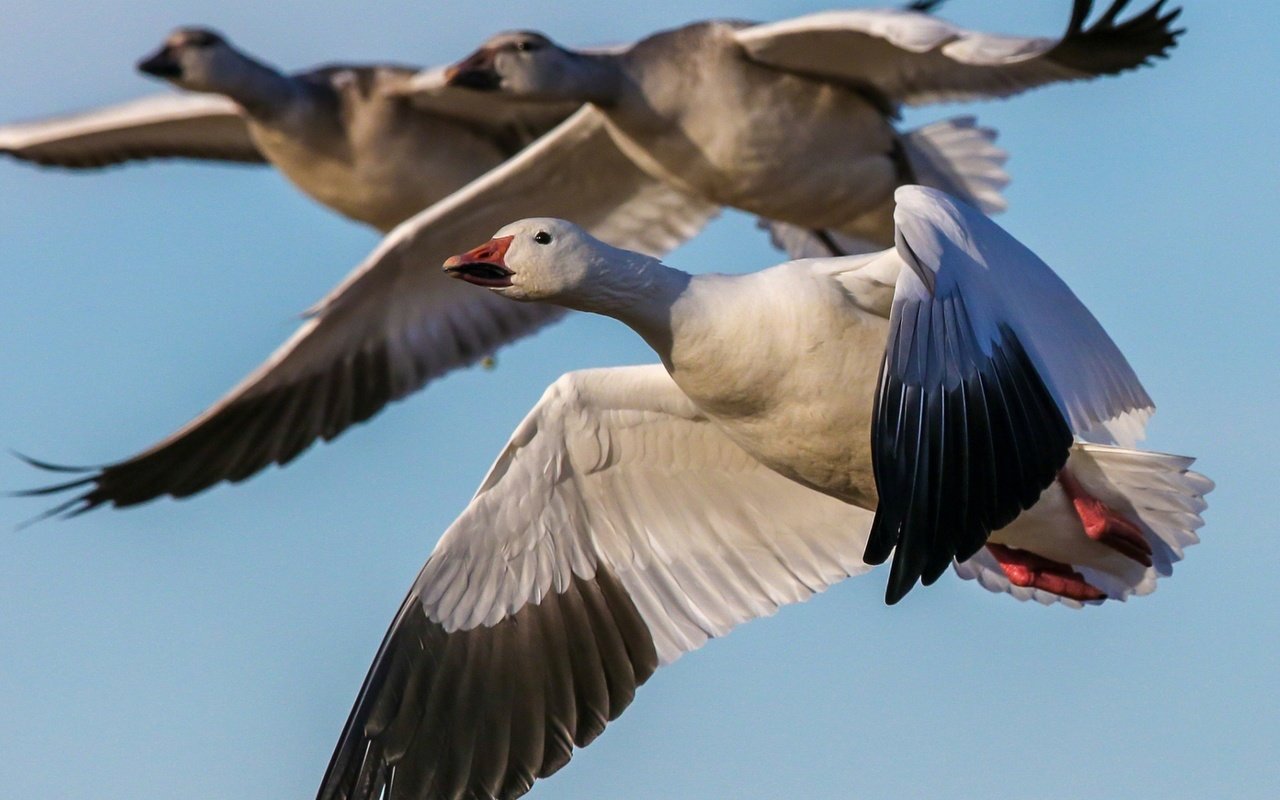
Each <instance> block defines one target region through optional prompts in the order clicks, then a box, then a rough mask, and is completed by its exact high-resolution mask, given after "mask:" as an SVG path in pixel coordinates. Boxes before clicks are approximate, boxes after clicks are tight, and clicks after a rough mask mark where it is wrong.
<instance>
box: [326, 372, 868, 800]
mask: <svg viewBox="0 0 1280 800" xmlns="http://www.w3.org/2000/svg"><path fill="white" fill-rule="evenodd" d="M870 517H871V514H870V512H867V511H864V510H861V509H858V508H855V507H853V506H850V505H846V504H844V503H842V502H840V501H838V500H835V499H833V498H830V497H827V496H825V495H821V494H818V493H817V492H814V491H812V490H810V489H807V488H805V487H803V486H801V485H800V484H797V483H794V482H792V481H790V480H788V479H786V478H783V477H782V476H780V475H778V474H777V473H775V472H773V471H772V470H769V469H768V468H766V467H764V466H762V465H761V464H760V463H759V462H758V461H756V460H755V459H754V458H752V457H751V456H749V455H748V454H747V453H746V452H744V451H743V450H742V449H741V448H739V447H738V446H737V445H735V444H734V443H733V442H731V441H730V440H729V439H728V437H726V436H725V435H724V434H723V433H721V432H720V430H719V429H718V428H716V427H715V425H714V424H712V423H711V422H710V421H708V420H707V419H706V418H705V417H703V416H702V415H701V414H700V413H699V412H698V410H697V409H696V407H695V406H694V405H693V403H692V402H691V401H690V400H689V399H688V398H687V397H686V396H685V395H684V394H683V392H681V391H680V390H679V389H678V388H677V387H676V385H675V384H674V382H673V381H672V380H671V378H670V377H669V376H668V375H667V373H666V371H665V370H664V369H663V368H662V367H661V366H659V365H653V366H645V367H624V368H615V369H601V370H589V371H585V372H575V373H570V374H568V375H566V376H564V377H562V378H561V379H560V380H559V381H557V382H556V383H555V384H553V385H552V386H551V387H550V388H549V389H548V390H547V392H546V394H545V395H544V396H543V398H542V400H541V401H540V402H539V403H538V405H537V406H535V407H534V409H533V410H532V411H531V412H530V413H529V415H528V416H527V417H526V418H525V420H524V421H523V422H522V423H521V424H520V426H519V427H518V428H517V429H516V431H515V433H514V435H513V436H512V437H511V441H510V442H509V444H508V445H507V447H506V449H505V450H504V451H503V453H502V455H501V456H499V458H498V460H497V462H496V463H495V464H494V466H493V468H492V469H491V470H490V472H489V475H488V477H486V478H485V480H484V483H483V484H482V485H481V487H480V489H479V491H478V492H477V494H476V496H475V498H474V499H473V500H472V501H471V504H470V505H469V506H468V507H467V509H466V511H464V512H463V513H462V515H461V516H460V517H459V518H458V519H457V521H456V522H454V523H453V525H451V526H450V528H449V530H448V531H447V532H446V533H445V535H444V537H443V538H442V539H441V540H440V543H439V545H438V546H437V547H436V549H435V552H433V553H432V555H431V557H430V559H429V560H428V561H427V564H426V566H425V567H424V568H423V570H422V573H421V574H420V575H419V576H418V579H417V580H416V581H415V582H414V585H413V588H412V589H411V590H410V592H409V596H408V598H407V599H406V600H405V602H404V605H403V606H402V607H401V609H400V612H399V614H397V615H396V618H395V621H394V622H393V623H392V626H391V630H390V631H389V632H388V633H387V636H386V639H385V640H384V642H383V644H382V647H381V648H380V650H379V652H378V655H377V658H376V659H375V660H374V663H373V667H372V669H371V670H370V672H369V677H368V678H367V679H366V681H365V684H364V687H363V688H362V689H361V691H360V695H359V698H358V699H357V701H356V704H355V708H354V709H353V710H352V712H351V716H350V718H349V719H348V721H347V725H346V728H345V730H344V731H343V734H342V738H341V739H340V741H339V743H338V746H337V749H336V751H335V752H334V755H333V759H332V761H331V762H330V765H329V769H328V772H327V773H326V775H325V778H324V781H323V784H322V785H321V788H320V792H319V797H320V799H321V800H338V799H339V798H341V799H342V800H369V799H370V798H387V799H388V800H407V798H414V799H415V800H423V799H424V798H433V799H434V798H455V797H498V798H512V797H517V796H519V795H521V794H523V793H524V792H525V791H527V790H528V789H529V786H530V785H531V784H532V783H533V781H534V780H535V779H537V778H540V777H545V776H547V775H550V774H551V773H553V772H555V771H556V770H557V769H559V768H560V767H561V766H563V765H564V764H565V763H566V762H567V761H568V760H569V758H570V756H571V754H572V751H573V748H574V747H583V746H585V745H587V744H588V743H589V742H591V740H592V739H594V738H595V737H596V736H597V735H598V734H599V733H600V732H601V731H602V730H603V729H604V727H605V725H606V723H607V722H609V721H610V720H612V719H614V718H616V717H617V716H618V715H619V714H621V713H622V711H623V710H624V709H625V708H626V707H627V705H628V704H629V703H630V702H631V699H632V697H633V695H634V692H635V689H636V687H637V686H639V685H640V684H642V683H644V681H645V680H646V679H647V678H648V677H649V675H650V674H652V672H653V671H654V670H655V669H656V668H657V667H658V666H660V665H662V664H667V663H670V662H672V661H674V660H675V659H677V658H678V657H679V656H680V655H681V654H682V653H685V652H688V651H690V650H693V649H695V648H697V647H699V646H700V645H702V644H703V642H705V641H706V640H707V639H708V638H709V637H712V636H720V635H722V634H725V633H727V632H728V631H729V630H730V629H731V628H732V627H734V626H735V625H737V624H739V623H742V622H744V621H746V620H749V619H752V618H755V617H758V616H762V615H767V614H771V613H773V611H775V610H776V609H777V608H778V607H779V606H780V605H783V604H785V603H792V602H796V601H799V600H804V599H806V598H807V597H809V596H810V595H812V594H813V593H815V592H818V591H821V590H822V589H824V588H825V587H827V586H829V585H830V584H832V583H834V582H835V581H838V580H840V579H842V578H844V577H846V576H848V575H853V574H856V573H859V572H862V571H864V570H865V569H866V566H865V565H864V564H863V563H862V561H861V559H860V555H861V552H862V547H863V544H864V543H865V538H866V531H867V527H868V525H869V523H870Z"/></svg>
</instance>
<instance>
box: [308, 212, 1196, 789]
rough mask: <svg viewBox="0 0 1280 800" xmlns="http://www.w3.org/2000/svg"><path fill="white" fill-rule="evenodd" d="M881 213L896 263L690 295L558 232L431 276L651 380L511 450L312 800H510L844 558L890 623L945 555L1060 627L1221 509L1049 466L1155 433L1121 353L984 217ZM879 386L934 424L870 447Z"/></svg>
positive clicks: (610, 381) (469, 513)
mask: <svg viewBox="0 0 1280 800" xmlns="http://www.w3.org/2000/svg"><path fill="white" fill-rule="evenodd" d="M897 198H898V211H897V215H896V216H897V220H898V230H899V232H900V237H899V243H898V246H897V248H896V249H893V250H889V251H887V252H885V253H882V254H877V255H874V256H868V257H862V258H841V259H814V260H806V261H796V262H791V263H788V264H784V265H781V266H778V267H775V268H772V269H769V270H765V271H763V272H759V273H753V274H750V275H740V276H725V275H705V276H696V277H694V276H690V275H688V274H686V273H683V272H679V271H677V270H673V269H671V268H669V267H666V266H665V265H663V264H662V263H661V262H659V261H657V260H656V259H653V258H650V257H648V256H643V255H640V254H637V253H629V252H625V251H621V250H618V249H616V248H612V247H609V246H608V245H604V244H603V243H601V242H599V241H596V240H594V239H591V238H590V237H589V236H587V235H586V234H584V233H583V232H582V230H581V229H580V228H578V227H577V226H574V225H572V224H571V223H566V222H563V221H560V220H549V219H534V220H525V221H522V222H518V223H514V224H511V225H509V226H506V227H504V228H503V229H501V230H500V231H498V233H497V234H496V235H495V237H494V239H493V240H492V241H490V242H488V243H486V244H485V245H482V246H480V247H478V248H475V249H474V250H471V251H469V252H467V253H464V254H462V255H460V256H456V257H454V258H451V259H450V260H449V261H447V262H446V264H445V266H446V269H447V270H448V271H449V272H450V274H452V275H454V276H455V277H458V278H460V279H462V280H465V281H468V282H472V283H475V284H476V285H479V286H483V287H486V288H489V289H490V290H491V291H493V292H495V293H498V294H501V295H503V296H505V297H509V298H512V299H514V300H522V301H530V300H543V301H551V302H556V303H563V304H565V305H568V306H570V307H573V308H577V309H580V310H585V311H594V312H597V313H601V314H606V315H608V316H612V317H616V318H618V319H620V320H622V321H624V322H625V323H626V324H628V325H629V326H630V327H632V328H633V329H634V330H635V331H636V332H637V333H639V334H640V335H641V336H642V337H643V338H644V339H645V341H646V342H647V343H648V344H649V345H650V346H651V347H653V349H654V350H656V351H657V352H658V354H659V355H660V356H661V357H662V362H663V364H662V365H661V366H659V365H653V366H646V367H622V368H613V369H602V370H591V371H586V372H579V373H570V374H568V375H566V376H564V377H563V378H561V379H560V380H559V381H557V382H556V383H555V384H553V385H552V386H551V387H550V388H549V389H548V390H547V392H546V394H545V395H543V398H542V400H541V401H540V402H539V403H538V405H537V406H536V407H535V408H534V409H533V410H532V411H531V412H530V413H529V415H528V416H527V417H526V418H525V420H524V422H523V423H521V425H520V426H519V427H518V428H517V429H516V431H515V433H514V434H513V435H512V437H511V440H510V441H509V443H508V444H507V446H506V448H505V449H504V450H503V451H502V453H501V454H500V455H499V457H498V459H497V462H496V463H495V464H494V466H493V467H492V468H491V469H490V471H489V475H488V477H486V478H485V480H484V482H483V483H482V484H481V486H480V489H479V490H478V491H477V493H476V495H475V497H474V499H473V500H472V501H471V504H470V505H469V506H468V507H467V509H466V511H464V512H463V514H462V515H461V516H460V517H459V518H458V519H457V520H456V521H455V522H454V523H453V525H452V526H450V528H449V530H448V531H447V532H446V533H445V535H444V536H443V537H442V538H441V540H440V543H439V544H438V545H437V547H436V549H435V551H434V552H433V553H432V555H431V557H430V558H429V559H428V561H427V564H426V566H425V567H424V568H423V570H422V572H421V574H420V575H419V576H418V579H417V580H416V581H415V582H414V585H413V588H412V590H411V591H410V593H409V596H408V598H407V599H406V600H405V602H404V604H403V605H402V607H401V609H400V612H399V613H398V614H397V615H396V618H395V621H394V622H393V623H392V627H391V631H390V632H389V633H388V634H387V637H386V639H385V640H384V642H383V645H382V647H381V648H380V650H379V653H378V655H377V657H376V659H375V661H374V665H373V668H372V669H371V671H370V673H369V677H368V678H367V679H366V682H365V685H364V688H363V689H362V690H361V692H360V695H359V698H358V700H357V702H356V706H355V708H354V709H353V711H352V714H351V717H350V718H349V720H348V722H347V726H346V729H345V731H344V732H343V735H342V738H341V740H340V742H339V745H338V748H337V750H336V752H335V754H334V757H333V760H332V762H331V764H330V767H329V771H328V774H327V775H326V776H325V779H324V782H323V784H322V786H321V790H320V793H319V798H321V800H331V799H332V798H343V799H344V800H364V799H365V798H378V797H384V796H385V797H390V798H449V797H499V798H514V797H518V796H519V795H521V794H523V793H524V792H525V791H527V790H528V788H529V787H530V785H531V784H532V783H533V781H534V779H535V778H540V777H545V776H547V775H550V774H552V773H554V772H555V771H557V770H558V769H559V768H560V767H562V766H563V765H564V764H565V763H566V762H567V761H568V760H569V758H570V756H571V754H572V750H573V747H574V746H578V747H582V746H585V745H587V744H589V743H590V742H591V741H592V740H593V739H594V738H595V737H596V736H597V735H598V734H599V733H600V732H601V731H602V730H603V729H604V727H605V725H606V723H607V722H608V721H610V720H613V719H615V718H616V717H618V715H619V714H621V712H622V711H623V710H624V709H625V708H626V707H627V705H628V704H629V703H630V702H631V700H632V698H633V696H634V692H635V689H636V687H637V686H639V685H640V684H642V683H644V682H645V680H647V679H648V677H649V676H650V675H651V674H652V673H653V671H654V670H655V669H656V668H657V667H658V666H660V665H663V664H669V663H671V662H673V661H675V660H676V659H678V658H679V657H680V655H681V654H683V653H685V652H688V651H690V650H693V649H696V648H697V647H700V646H701V645H702V644H703V643H705V642H706V641H707V639H708V638H710V637H713V636H720V635H723V634H725V633H727V632H728V631H729V630H730V629H731V628H733V627H734V626H735V625H737V624H739V623H742V622H745V621H746V620H749V619H752V618H755V617H758V616H762V615H768V614H771V613H773V612H774V611H775V610H776V609H777V608H778V607H779V606H781V605H783V604H786V603H791V602H796V601H798V600H804V599H806V598H808V597H809V596H810V595H812V594H813V593H815V592H818V591H821V590H823V589H825V588H826V587H828V586H829V585H831V584H832V583H834V582H836V581H839V580H841V579H842V578H844V577H846V576H849V575H856V574H859V573H861V572H864V571H865V570H866V569H868V568H869V567H868V566H867V564H866V563H864V561H863V558H862V554H863V551H864V550H866V551H867V552H868V553H869V554H870V558H869V560H873V561H881V560H883V559H884V558H885V555H886V554H887V553H885V552H882V551H880V548H882V547H883V542H878V541H877V540H882V539H884V538H885V537H886V534H885V533H884V531H885V530H886V528H888V527H892V528H893V530H892V534H891V538H892V541H890V542H888V544H889V545H890V546H892V544H895V543H896V544H897V545H898V548H897V554H896V555H895V558H894V566H893V569H892V572H891V577H890V600H891V601H892V600H896V599H897V597H899V596H900V595H901V593H902V592H905V591H906V589H908V588H909V587H910V584H911V583H914V581H915V579H916V577H917V576H919V575H920V574H921V573H923V574H924V576H925V581H926V582H932V580H933V579H934V578H936V577H937V574H938V573H940V572H941V571H942V569H943V568H945V566H946V565H948V564H951V563H952V560H953V558H958V559H960V560H962V561H966V563H965V564H963V565H961V566H959V567H958V570H959V571H960V572H961V574H962V575H964V576H966V577H971V578H977V579H978V580H979V581H980V582H981V583H982V584H983V585H984V586H986V587H987V588H990V589H993V590H995V591H1006V592H1010V593H1013V594H1014V595H1015V596H1018V597H1020V598H1023V599H1026V598H1029V597H1035V598H1036V599H1038V600H1040V601H1042V602H1046V603H1048V602H1053V601H1055V600H1062V601H1065V602H1068V603H1070V604H1072V605H1076V606H1079V605H1080V604H1081V603H1098V602H1101V601H1102V600H1104V599H1105V598H1109V597H1110V598H1115V599H1124V598H1125V597H1127V596H1128V595H1130V594H1132V593H1137V594H1146V593H1148V592H1150V591H1152V590H1153V589H1154V588H1155V583H1156V579H1157V577H1158V576H1159V575H1168V574H1170V573H1171V571H1172V564H1173V562H1175V561H1177V560H1179V559H1181V557H1182V555H1183V549H1184V548H1185V547H1186V546H1188V545H1191V544H1194V543H1195V542H1196V541H1198V539H1197V537H1196V533H1195V530H1196V529H1197V528H1199V527H1200V525H1201V520H1200V517H1199V512H1200V511H1202V510H1203V509H1204V508H1205V503H1204V499H1203V498H1204V495H1205V494H1206V493H1208V491H1209V490H1210V489H1211V488H1212V484H1211V483H1210V482H1209V481H1208V480H1207V479H1206V478H1204V477H1203V476H1201V475H1198V474H1196V473H1194V472H1191V471H1189V469H1188V467H1189V466H1190V464H1191V459H1187V458H1182V457H1178V456H1168V455H1162V454H1156V453H1147V452H1141V451H1137V450H1132V449H1125V448H1121V447H1115V446H1108V445H1088V444H1083V443H1076V444H1073V443H1072V436H1071V432H1072V430H1074V431H1075V432H1076V433H1078V434H1079V433H1083V434H1087V435H1089V436H1091V437H1093V438H1111V437H1110V436H1109V435H1108V433H1107V431H1106V430H1105V429H1100V428H1099V425H1106V424H1111V423H1116V422H1117V421H1119V420H1122V419H1124V418H1126V417H1127V418H1128V419H1125V422H1126V423H1127V424H1128V425H1140V424H1141V420H1142V419H1145V416H1144V414H1143V413H1141V412H1145V411H1147V410H1149V408H1150V401H1149V399H1148V398H1147V397H1146V395H1145V393H1144V392H1143V391H1142V388H1141V386H1140V385H1139V384H1138V382H1137V379H1136V378H1135V377H1134V376H1133V373H1132V371H1131V370H1130V369H1129V365H1128V364H1127V363H1126V362H1125V360H1124V358H1123V357H1122V356H1120V354H1119V352H1118V351H1117V350H1116V348H1115V346H1114V344H1113V343H1112V342H1111V341H1110V340H1109V339H1108V338H1107V336H1106V334H1105V333H1103V331H1102V329H1101V328H1100V326H1099V325H1098V323H1097V322H1096V320H1094V319H1093V318H1092V316H1090V315H1089V314H1088V312H1087V311H1085V310H1084V308H1083V306H1081V305H1080V303H1079V301H1078V300H1077V299H1076V298H1075V297H1074V296H1073V295H1072V294H1071V292H1070V291H1069V290H1068V289H1066V287H1065V286H1064V285H1063V284H1062V283H1061V281H1059V280H1058V279H1057V278H1056V276H1054V275H1053V273H1052V272H1051V271H1050V270H1049V269H1048V268H1047V267H1046V266H1045V265H1044V264H1043V263H1042V262H1040V261H1039V260H1038V259H1036V257H1035V256H1034V255H1032V254H1031V253H1030V251H1027V250H1026V249H1025V248H1023V247H1022V246H1021V245H1020V244H1018V243H1017V242H1016V241H1014V240H1013V239H1012V238H1011V237H1009V236H1008V234H1006V233H1004V232H1003V231H1002V230H1000V229H999V228H998V227H996V226H995V225H994V224H993V223H991V222H990V221H988V220H986V219H985V218H984V217H982V216H981V215H980V214H979V213H978V212H976V211H974V210H972V209H970V208H967V207H965V206H964V205H962V204H960V203H959V202H958V201H952V200H951V199H949V198H947V197H946V196H945V195H941V194H940V193H936V192H933V191H931V190H927V189H923V188H919V187H908V188H904V189H900V190H898V192H897ZM987 271H989V272H990V273H991V274H992V276H993V277H994V279H993V280H988V279H987V278H986V275H985V273H986V272H987ZM1009 272H1013V273H1018V274H1021V275H1024V276H1025V279H1024V280H1023V281H1021V282H1014V281H1005V280H1001V279H1004V278H1006V277H1007V273H1009ZM890 300H892V303H893V310H892V313H890V309H889V302H890ZM886 318H888V319H886ZM913 336H914V340H913V339H912V337H913ZM933 343H938V345H939V346H938V347H936V348H935V347H933ZM886 348H887V349H888V351H889V356H888V359H887V361H886V366H885V367H884V370H883V373H882V374H881V375H880V378H879V383H880V392H881V394H882V398H881V399H880V400H879V401H877V402H876V403H875V411H874V412H873V410H872V398H873V395H874V394H875V384H876V376H877V373H878V372H879V369H878V365H879V364H880V361H881V358H880V356H879V353H880V352H883V351H884V350H885V349H886ZM984 353H986V355H984ZM939 363H940V364H941V365H940V366H936V365H938V364H939ZM902 383H908V384H912V385H913V388H912V389H911V390H909V391H907V392H904V395H906V396H923V398H924V400H923V401H922V402H921V405H922V407H923V408H925V409H926V410H925V412H924V413H923V418H924V419H925V420H926V422H925V423H922V424H920V425H919V426H918V427H916V428H914V429H912V430H910V431H904V430H903V429H902V427H901V425H900V424H899V423H898V421H897V420H898V415H897V414H893V415H891V416H892V417H893V418H892V419H890V420H886V419H885V416H886V415H885V413H884V411H885V409H886V407H887V406H889V405H891V403H892V402H893V401H890V400H886V399H885V398H884V397H883V395H884V394H887V393H889V392H891V391H896V390H897V388H898V386H899V385H900V384H902ZM957 386H958V387H960V388H962V389H963V388H964V387H968V388H969V389H972V390H973V391H970V392H968V396H969V397H970V399H971V400H972V399H976V400H978V401H982V400H983V398H984V397H985V405H986V408H985V411H983V412H982V414H981V419H979V418H978V416H977V415H975V414H974V409H973V407H972V406H969V407H967V408H963V410H960V409H951V408H949V407H948V405H947V397H949V396H952V395H949V394H948V393H947V391H948V390H952V391H954V389H955V387H957ZM1037 391H1038V392H1040V393H1041V394H1042V395H1043V396H1044V398H1043V403H1044V406H1042V407H1037V405H1036V403H1037V401H1036V400H1035V399H1034V395H1035V393H1036V392H1037ZM1016 397H1020V398H1021V400H1017V399H1014V398H1016ZM939 406H940V407H941V410H942V411H941V414H940V415H934V414H933V413H932V412H933V410H934V409H935V408H937V407H939ZM1135 412H1139V413H1137V414H1136V415H1135ZM916 413H917V414H918V412H916ZM903 416H908V415H903ZM944 423H945V424H944ZM956 423H958V424H959V425H960V426H961V428H962V429H963V428H964V427H965V425H966V423H967V431H968V435H967V436H966V435H965V434H964V433H960V434H958V435H957V434H956V433H954V432H952V426H953V425H954V424H956ZM1113 427H1114V426H1113ZM1120 427H1121V428H1124V427H1126V426H1125V425H1121V426H1120ZM886 435H887V436H888V438H889V439H890V442H889V443H888V444H886V443H885V442H884V439H885V437H886ZM895 440H896V441H895ZM903 443H905V444H906V445H908V447H906V448H903V447H902V446H901V445H902V444H903ZM917 443H919V444H917ZM868 449H870V452H868ZM1040 464H1043V468H1040V467H1039V466H1038V465H1040ZM917 466H918V469H917ZM1059 471H1061V475H1062V477H1061V479H1060V480H1059V481H1058V482H1055V475H1058V473H1059ZM873 472H874V485H873V480H872V474H873ZM913 472H914V473H915V474H916V475H917V476H920V475H922V474H923V475H924V477H923V478H919V477H918V478H917V479H916V481H915V483H914V485H913V486H911V485H909V486H907V487H901V486H898V485H895V480H896V478H895V476H896V475H898V474H907V475H910V474H912V473H913ZM886 476H888V479H887V480H886ZM877 488H878V489H879V505H878V508H877V502H876V493H877ZM904 489H905V493H904ZM1073 501H1075V502H1076V503H1092V504H1093V505H1090V506H1089V512H1088V513H1092V514H1094V515H1096V517H1097V519H1098V520H1099V521H1100V528H1099V529H1098V530H1091V529H1089V528H1088V527H1087V525H1082V519H1086V518H1087V517H1088V514H1087V513H1086V514H1082V513H1079V509H1080V508H1081V507H1082V506H1080V505H1073ZM904 504H905V506H906V507H905V509H904V507H903V506H904ZM904 510H905V512H906V513H905V515H904V513H903V512H904ZM966 511H968V513H967V514H966ZM873 513H874V517H875V519H874V521H873V520H872V516H873ZM904 516H905V519H904ZM900 520H901V521H900ZM1107 526H1112V527H1113V529H1115V530H1119V531H1123V532H1122V533H1115V534H1114V536H1116V537H1117V538H1120V539H1121V543H1119V544H1117V543H1116V542H1115V541H1114V540H1112V539H1109V538H1108V537H1107V536H1106V535H1103V534H1102V528H1105V527H1107ZM988 535H990V537H991V539H990V543H989V544H987V546H986V547H985V548H984V547H983V545H984V543H986V542H987V537H988ZM1130 536H1131V537H1132V540H1129V539H1125V538H1124V537H1130ZM921 551H923V552H924V553H926V554H927V556H928V558H921V559H916V557H915V555H914V554H915V553H917V552H921ZM979 551H981V556H980V557H979V558H977V559H972V558H971V557H973V556H975V555H976V554H978V552H979ZM934 556H936V557H937V561H936V564H937V565H940V566H939V568H937V571H936V572H933V571H932V570H934V569H935V562H934V560H933V558H934ZM916 561H919V563H920V564H921V565H922V566H917V565H916V563H915V562H916ZM904 574H906V575H908V576H909V577H908V578H907V579H906V580H905V581H904V580H903V578H902V576H903V575H904ZM384 793H385V794H384Z"/></svg>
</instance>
